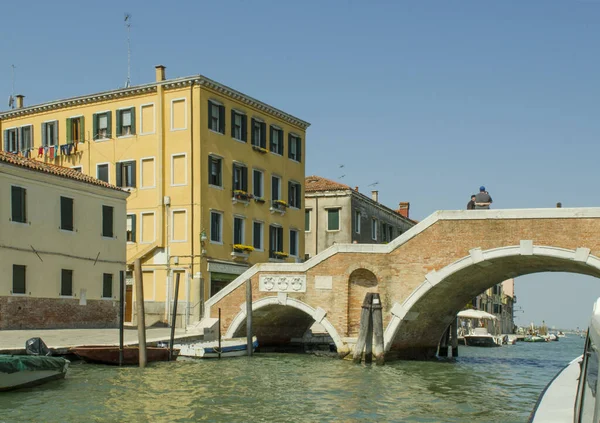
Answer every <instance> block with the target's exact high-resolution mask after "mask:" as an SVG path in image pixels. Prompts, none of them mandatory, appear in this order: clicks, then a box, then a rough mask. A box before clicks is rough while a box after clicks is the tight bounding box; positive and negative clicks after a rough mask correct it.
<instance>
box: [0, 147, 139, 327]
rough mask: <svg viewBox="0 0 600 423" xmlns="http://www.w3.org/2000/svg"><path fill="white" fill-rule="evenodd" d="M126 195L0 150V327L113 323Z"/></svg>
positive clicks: (121, 261)
mask: <svg viewBox="0 0 600 423" xmlns="http://www.w3.org/2000/svg"><path fill="white" fill-rule="evenodd" d="M128 195H129V194H128V193H127V192H125V191H123V190H121V189H119V188H117V187H115V186H111V185H109V184H108V183H105V182H103V181H99V180H97V179H95V178H92V177H90V176H87V175H83V174H81V173H79V172H77V171H74V170H72V169H68V168H62V167H59V166H54V165H49V164H45V163H42V162H38V161H35V160H31V159H26V158H24V157H18V156H15V155H13V154H10V153H5V152H0V197H2V200H1V201H0V275H2V277H0V329H40V328H74V327H78V328H81V327H88V328H90V327H96V328H97V327H116V326H117V323H118V312H119V286H120V277H122V276H121V273H123V272H124V271H125V264H126V239H125V216H126V211H125V207H126V206H125V205H126V199H127V196H128Z"/></svg>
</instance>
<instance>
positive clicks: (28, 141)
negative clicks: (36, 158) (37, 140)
mask: <svg viewBox="0 0 600 423" xmlns="http://www.w3.org/2000/svg"><path fill="white" fill-rule="evenodd" d="M20 130H21V137H20V138H21V143H20V144H21V145H20V147H19V150H20V151H27V150H31V149H32V148H33V127H32V126H31V125H28V126H22V127H21V128H20Z"/></svg>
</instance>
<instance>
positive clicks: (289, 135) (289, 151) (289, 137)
mask: <svg viewBox="0 0 600 423" xmlns="http://www.w3.org/2000/svg"><path fill="white" fill-rule="evenodd" d="M291 158H292V134H288V159H291Z"/></svg>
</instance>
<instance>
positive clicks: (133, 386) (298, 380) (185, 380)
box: [0, 335, 584, 423]
mask: <svg viewBox="0 0 600 423" xmlns="http://www.w3.org/2000/svg"><path fill="white" fill-rule="evenodd" d="M583 341H584V340H583V339H582V338H579V337H575V336H574V335H573V336H571V337H567V338H562V339H561V340H560V341H559V342H549V343H535V344H534V343H525V342H520V343H518V344H517V345H513V346H504V347H502V348H493V349H489V348H475V347H460V350H459V354H460V357H459V358H458V359H457V360H456V361H453V360H447V361H436V362H405V361H403V362H394V363H389V364H387V365H385V366H383V367H376V366H365V365H354V364H352V362H350V361H345V360H338V359H331V358H324V357H316V356H312V355H302V354H257V355H255V356H254V357H252V358H246V357H242V358H231V359H223V360H193V361H190V360H186V361H177V362H171V363H156V364H152V365H150V366H148V367H147V368H146V369H144V370H140V369H138V368H135V367H127V368H118V367H109V366H101V365H92V364H85V363H81V362H76V363H73V364H72V365H71V368H70V370H69V373H68V374H67V377H66V379H65V380H61V381H55V382H51V383H48V384H46V385H43V386H40V387H37V388H31V389H24V390H19V391H13V392H7V393H0V422H7V423H8V422H125V421H126V422H194V421H201V422H469V423H474V422H486V423H491V422H503V423H508V422H526V421H527V418H528V416H529V413H530V412H531V410H532V408H533V406H534V405H535V402H536V400H537V397H538V395H539V394H540V392H541V391H542V389H543V388H544V386H545V385H546V384H547V383H548V382H549V381H550V379H552V377H554V375H555V374H556V373H557V372H558V371H559V370H560V369H561V368H562V367H564V366H565V365H566V364H567V363H568V362H569V361H570V360H571V359H573V358H575V357H576V356H578V355H580V354H581V353H582V351H583Z"/></svg>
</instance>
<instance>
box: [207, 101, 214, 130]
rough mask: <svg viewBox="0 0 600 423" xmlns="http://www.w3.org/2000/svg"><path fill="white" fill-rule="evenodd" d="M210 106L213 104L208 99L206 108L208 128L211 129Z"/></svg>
mask: <svg viewBox="0 0 600 423" xmlns="http://www.w3.org/2000/svg"><path fill="white" fill-rule="evenodd" d="M212 108H213V104H212V102H211V101H210V100H208V107H207V108H206V109H207V110H208V129H212Z"/></svg>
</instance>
